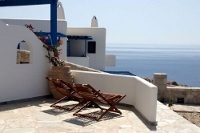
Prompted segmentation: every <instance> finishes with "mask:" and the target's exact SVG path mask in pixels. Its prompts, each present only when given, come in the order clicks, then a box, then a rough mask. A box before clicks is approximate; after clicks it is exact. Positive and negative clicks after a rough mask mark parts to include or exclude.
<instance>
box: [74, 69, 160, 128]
mask: <svg viewBox="0 0 200 133" xmlns="http://www.w3.org/2000/svg"><path fill="white" fill-rule="evenodd" d="M71 72H72V74H73V76H74V80H75V83H83V84H90V85H92V86H93V87H94V88H95V89H97V90H101V91H105V92H110V93H118V94H126V97H125V98H124V99H123V100H122V101H121V102H122V103H126V104H130V105H133V106H134V107H135V108H136V109H137V110H138V111H139V112H140V113H141V114H142V115H143V117H145V118H146V120H148V121H149V122H150V123H154V124H155V123H156V108H157V87H156V86H155V85H153V84H151V83H149V82H147V81H146V80H144V79H141V78H140V77H137V76H125V75H113V74H107V73H102V72H86V71H77V70H71Z"/></svg>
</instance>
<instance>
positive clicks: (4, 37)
mask: <svg viewBox="0 0 200 133" xmlns="http://www.w3.org/2000/svg"><path fill="white" fill-rule="evenodd" d="M2 21H3V22H5V23H3V22H2ZM2 21H1V20H0V40H1V41H0V57H1V58H0V62H1V65H0V102H4V101H11V100H17V99H25V98H31V97H37V96H43V95H47V94H49V89H48V84H47V80H46V79H45V77H46V76H47V75H48V72H49V69H50V64H49V62H48V59H47V58H46V57H45V55H46V54H47V51H46V49H44V48H43V43H42V42H41V41H40V40H39V39H38V38H37V37H36V36H35V34H34V33H33V32H32V31H30V30H29V29H27V28H26V27H25V26H24V25H25V24H32V25H33V26H34V27H35V28H36V31H40V30H43V31H49V21H47V20H21V19H20V20H19V19H13V20H12V19H3V20H2ZM6 24H9V26H8V25H6ZM12 24H14V25H12ZM58 31H59V32H61V33H64V34H66V31H67V29H66V22H65V21H59V22H58ZM62 39H63V41H65V42H66V38H62ZM22 40H24V41H26V43H27V44H28V45H29V50H30V64H17V63H16V60H17V45H18V44H19V43H20V42H21V41H22ZM62 49H63V51H62V52H63V54H62V56H61V58H62V59H66V45H63V46H62ZM63 55H64V56H63Z"/></svg>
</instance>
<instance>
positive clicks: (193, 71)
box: [106, 44, 200, 87]
mask: <svg viewBox="0 0 200 133" xmlns="http://www.w3.org/2000/svg"><path fill="white" fill-rule="evenodd" d="M106 53H109V54H115V55H116V66H114V67H106V71H128V72H130V73H132V74H135V75H137V76H139V77H142V78H145V77H148V78H153V74H154V73H166V74H167V80H168V81H176V82H177V83H180V84H185V85H188V86H191V87H200V44H199V45H180V44H179V45H178V44H177V45H172V44H170V45H164V44H160V45H158V44H107V47H106Z"/></svg>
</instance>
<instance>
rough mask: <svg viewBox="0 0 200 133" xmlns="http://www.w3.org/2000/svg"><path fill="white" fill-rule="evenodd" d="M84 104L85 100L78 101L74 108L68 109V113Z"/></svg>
mask: <svg viewBox="0 0 200 133" xmlns="http://www.w3.org/2000/svg"><path fill="white" fill-rule="evenodd" d="M84 103H86V101H85V100H83V101H81V102H80V101H79V103H78V104H76V105H75V106H74V107H72V108H70V109H69V111H71V110H73V109H74V108H76V107H78V106H80V105H81V104H84Z"/></svg>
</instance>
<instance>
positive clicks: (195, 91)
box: [153, 73, 200, 104]
mask: <svg viewBox="0 0 200 133" xmlns="http://www.w3.org/2000/svg"><path fill="white" fill-rule="evenodd" d="M153 84H154V85H156V86H157V87H158V100H159V101H161V102H168V101H169V100H173V102H174V103H187V104H200V87H186V86H184V87H183V86H167V74H165V73H154V79H153Z"/></svg>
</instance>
